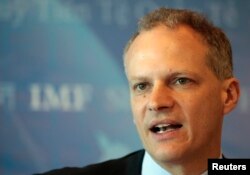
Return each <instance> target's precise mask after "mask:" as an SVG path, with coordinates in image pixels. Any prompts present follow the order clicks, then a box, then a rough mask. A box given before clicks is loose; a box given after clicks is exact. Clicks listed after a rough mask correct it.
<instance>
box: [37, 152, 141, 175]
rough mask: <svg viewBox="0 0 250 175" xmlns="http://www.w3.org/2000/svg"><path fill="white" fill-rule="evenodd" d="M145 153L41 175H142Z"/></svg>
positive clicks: (134, 153)
mask: <svg viewBox="0 0 250 175" xmlns="http://www.w3.org/2000/svg"><path fill="white" fill-rule="evenodd" d="M144 152H145V151H144V150H139V151H136V152H133V153H131V154H129V155H127V156H125V157H122V158H119V159H113V160H109V161H106V162H102V163H98V164H93V165H89V166H86V167H83V168H73V167H66V168H62V169H57V170H52V171H49V172H47V173H44V174H41V175H141V168H142V160H143V156H144Z"/></svg>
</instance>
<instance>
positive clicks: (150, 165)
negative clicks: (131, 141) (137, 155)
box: [141, 151, 207, 175]
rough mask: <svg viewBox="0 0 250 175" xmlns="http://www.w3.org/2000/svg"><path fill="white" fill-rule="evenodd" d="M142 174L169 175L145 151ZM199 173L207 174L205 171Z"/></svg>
mask: <svg viewBox="0 0 250 175" xmlns="http://www.w3.org/2000/svg"><path fill="white" fill-rule="evenodd" d="M141 172H142V175H156V174H157V175H171V173H169V172H168V171H167V170H165V169H163V168H162V167H161V166H160V165H158V164H157V163H156V162H155V161H154V159H153V158H152V157H151V156H150V155H149V154H148V152H147V151H145V154H144V157H143V161H142V171H141ZM201 175H207V171H205V172H204V173H202V174H201Z"/></svg>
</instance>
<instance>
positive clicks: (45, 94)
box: [0, 0, 250, 175]
mask: <svg viewBox="0 0 250 175" xmlns="http://www.w3.org/2000/svg"><path fill="white" fill-rule="evenodd" d="M160 6H165V7H176V8H188V9H193V10H197V11H199V12H201V13H204V14H205V15H206V16H208V17H209V18H210V19H211V21H213V22H214V23H215V24H216V25H218V26H219V27H221V28H223V29H224V31H225V32H226V34H227V35H228V37H229V38H230V40H231V42H232V47H233V56H234V65H235V75H236V76H237V77H238V78H239V80H240V83H241V90H242V96H241V100H240V103H239V105H238V107H237V109H236V110H235V111H234V112H232V113H231V114H230V115H228V116H226V119H225V123H224V131H223V153H224V154H225V155H226V156H227V157H232V158H250V149H249V147H250V139H249V138H250V137H249V133H250V127H249V123H250V118H249V113H250V81H249V80H250V69H249V65H250V59H249V54H250V50H249V46H250V35H249V32H250V18H249V10H250V1H237V0H223V1H218V0H210V1H199V0H189V1H185V0H136V1H135V0H105V1H104V0H81V1H80V0H0V174H1V175H9V174H13V175H21V174H32V173H35V172H44V171H47V170H50V169H54V168H60V167H63V166H84V165H86V164H89V163H94V162H99V161H103V160H106V159H110V158H115V157H119V156H122V155H125V154H127V153H129V152H131V151H134V150H137V149H140V148H142V145H141V143H140V140H139V137H138V136H137V132H136V129H135V127H134V125H133V121H132V116H131V111H130V105H129V93H128V87H127V82H126V78H125V74H124V71H123V64H122V53H123V48H124V46H125V44H126V42H127V40H128V39H129V38H130V36H131V35H132V34H133V33H134V31H135V29H136V25H137V20H138V19H139V18H140V17H142V16H143V15H144V14H145V13H147V12H149V11H151V10H153V9H155V8H157V7H160ZM204 100H205V99H204Z"/></svg>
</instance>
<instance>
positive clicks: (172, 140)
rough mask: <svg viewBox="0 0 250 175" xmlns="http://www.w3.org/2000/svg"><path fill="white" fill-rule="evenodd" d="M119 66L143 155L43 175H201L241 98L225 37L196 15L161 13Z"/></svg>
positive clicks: (144, 25) (145, 22)
mask: <svg viewBox="0 0 250 175" xmlns="http://www.w3.org/2000/svg"><path fill="white" fill-rule="evenodd" d="M124 65H125V72H126V76H127V79H128V82H129V87H130V95H131V107H132V112H133V116H134V123H135V125H136V127H137V130H138V133H139V135H140V138H141V140H142V143H143V145H144V148H145V151H144V150H141V151H138V152H135V153H132V154H130V155H128V156H126V157H123V158H120V159H116V160H111V161H107V162H104V163H100V164H95V165H91V166H88V167H85V168H64V169H61V170H54V171H52V172H49V173H48V174H96V175H99V174H105V175H109V174H117V175H118V174H119V175H121V174H129V175H136V174H137V175H139V174H142V175H150V174H151V175H152V174H154V175H156V174H157V175H166V174H177V175H182V174H183V175H185V174H188V175H199V174H206V171H207V160H208V158H221V157H222V150H221V132H222V124H223V118H224V116H225V115H226V114H227V113H229V112H230V111H231V110H233V109H234V108H235V106H236V104H237V102H238V100H239V94H240V90H239V83H238V80H237V79H236V78H234V76H233V66H232V52H231V46H230V43H229V41H228V39H227V37H226V36H225V34H224V33H223V32H222V31H221V30H220V29H219V28H217V27H215V26H213V25H212V24H211V23H209V22H208V21H207V20H206V19H205V18H204V17H203V16H201V15H200V14H198V13H196V12H192V11H188V10H178V9H166V8H160V9H157V10H155V11H153V12H151V13H150V14H148V15H146V16H145V17H144V18H142V19H141V21H140V22H139V28H138V32H137V33H136V34H135V35H134V36H133V37H132V38H131V39H130V41H129V42H128V44H127V46H126V48H125V51H124Z"/></svg>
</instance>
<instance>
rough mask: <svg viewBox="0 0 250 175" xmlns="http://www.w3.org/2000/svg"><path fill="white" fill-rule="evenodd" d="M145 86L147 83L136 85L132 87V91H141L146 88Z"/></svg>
mask: <svg viewBox="0 0 250 175" xmlns="http://www.w3.org/2000/svg"><path fill="white" fill-rule="evenodd" d="M147 85H148V84H147V83H138V84H136V85H135V86H134V89H135V90H136V91H143V90H145V89H146V88H147Z"/></svg>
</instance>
